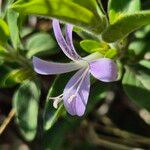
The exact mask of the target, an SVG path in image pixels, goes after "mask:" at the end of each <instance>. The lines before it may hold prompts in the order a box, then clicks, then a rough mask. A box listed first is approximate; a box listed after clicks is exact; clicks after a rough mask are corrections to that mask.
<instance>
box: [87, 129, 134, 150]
mask: <svg viewBox="0 0 150 150" xmlns="http://www.w3.org/2000/svg"><path fill="white" fill-rule="evenodd" d="M89 141H90V142H92V143H94V144H96V145H99V146H102V147H105V148H107V149H109V150H110V149H112V150H133V149H134V148H135V147H134V148H133V147H129V146H126V145H123V144H120V143H114V142H112V141H110V140H108V139H105V138H104V137H103V136H97V134H96V133H95V131H94V129H93V128H92V127H90V129H89Z"/></svg>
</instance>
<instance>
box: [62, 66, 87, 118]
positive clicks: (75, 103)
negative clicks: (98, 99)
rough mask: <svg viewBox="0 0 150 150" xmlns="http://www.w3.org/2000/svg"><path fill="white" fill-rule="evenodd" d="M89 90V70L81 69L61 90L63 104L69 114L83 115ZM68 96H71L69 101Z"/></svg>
mask: <svg viewBox="0 0 150 150" xmlns="http://www.w3.org/2000/svg"><path fill="white" fill-rule="evenodd" d="M82 77H83V78H82ZM81 79H82V80H81ZM77 90H78V92H77ZM89 91H90V74H89V71H87V70H86V69H81V70H79V71H78V72H77V73H76V74H75V75H74V76H73V77H72V78H71V79H70V80H69V82H68V83H67V85H66V87H65V89H64V92H63V100H64V106H65V108H66V110H67V111H68V113H69V114H71V115H73V116H74V115H77V116H83V115H84V113H85V110H86V105H87V101H88V97H89ZM75 94H76V96H75ZM74 96H75V97H74ZM70 98H72V100H71V101H70Z"/></svg>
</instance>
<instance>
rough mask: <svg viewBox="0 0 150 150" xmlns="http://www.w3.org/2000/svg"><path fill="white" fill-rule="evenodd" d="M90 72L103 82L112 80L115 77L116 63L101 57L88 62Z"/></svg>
mask: <svg viewBox="0 0 150 150" xmlns="http://www.w3.org/2000/svg"><path fill="white" fill-rule="evenodd" d="M89 64H90V72H91V74H92V75H93V76H94V77H95V78H97V79H98V80H101V81H103V82H112V81H115V80H116V79H117V73H118V71H117V65H116V64H115V62H114V61H113V60H111V59H108V58H101V59H98V60H96V61H91V62H90V63H89Z"/></svg>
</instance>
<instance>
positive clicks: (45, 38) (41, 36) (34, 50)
mask: <svg viewBox="0 0 150 150" xmlns="http://www.w3.org/2000/svg"><path fill="white" fill-rule="evenodd" d="M57 47H58V46H57V44H56V42H55V40H54V39H53V37H52V36H50V35H49V34H47V33H36V34H34V35H32V36H31V37H30V38H29V39H28V40H27V45H26V49H27V50H28V53H27V57H28V58H31V57H32V56H34V55H38V54H44V55H47V54H55V53H57V52H58V48H57Z"/></svg>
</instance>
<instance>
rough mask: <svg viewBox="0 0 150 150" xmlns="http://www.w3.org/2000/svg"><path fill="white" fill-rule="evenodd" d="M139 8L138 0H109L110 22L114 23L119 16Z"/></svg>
mask: <svg viewBox="0 0 150 150" xmlns="http://www.w3.org/2000/svg"><path fill="white" fill-rule="evenodd" d="M139 10H140V0H119V1H117V2H116V0H109V2H108V15H109V21H110V23H111V24H112V23H114V22H115V21H116V20H117V19H119V18H120V17H121V16H123V15H126V14H132V13H135V12H136V11H139Z"/></svg>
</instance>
